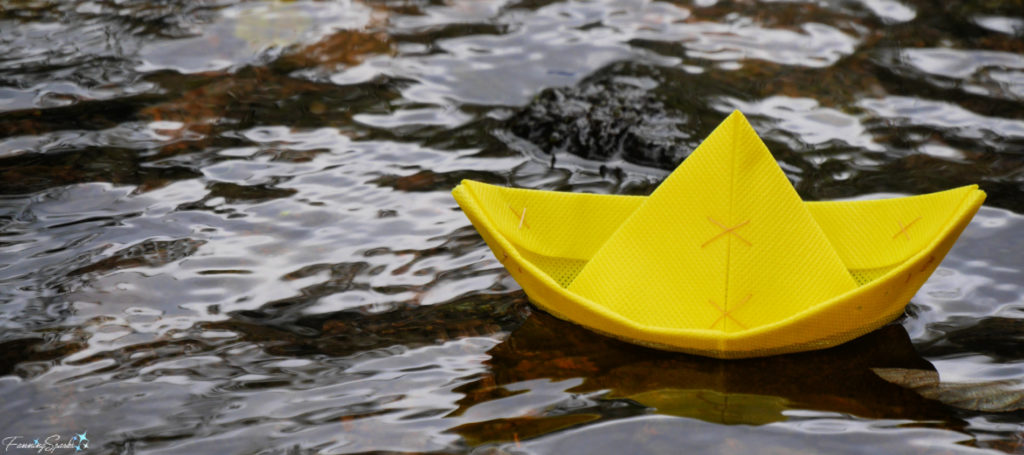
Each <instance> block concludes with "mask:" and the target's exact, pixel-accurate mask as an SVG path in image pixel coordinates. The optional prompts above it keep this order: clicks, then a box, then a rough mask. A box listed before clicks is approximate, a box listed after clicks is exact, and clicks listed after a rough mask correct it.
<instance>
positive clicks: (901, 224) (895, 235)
mask: <svg viewBox="0 0 1024 455" xmlns="http://www.w3.org/2000/svg"><path fill="white" fill-rule="evenodd" d="M920 220H921V217H917V218H914V221H911V222H909V223H907V225H906V226H904V225H903V223H900V222H899V221H896V224H899V225H900V230H899V232H897V233H895V234H893V236H892V238H893V239H895V238H896V237H899V236H900V234H903V235H905V236H907V241H908V242H909V241H910V233H909V232H907V229H910V226H913V225H914V223H916V222H918V221H920Z"/></svg>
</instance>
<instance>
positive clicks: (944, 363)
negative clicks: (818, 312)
mask: <svg viewBox="0 0 1024 455" xmlns="http://www.w3.org/2000/svg"><path fill="white" fill-rule="evenodd" d="M1021 11H1022V5H1021V3H1020V1H1019V0H992V1H988V2H975V3H970V4H968V3H952V4H950V3H943V2H924V1H917V0H913V1H911V0H838V1H760V2H755V1H743V2H739V1H735V2H733V1H716V0H694V1H693V2H678V3H674V2H662V1H641V0H590V1H566V0H562V1H547V0H540V1H537V0H522V1H518V2H517V1H513V0H509V1H503V0H448V1H443V0H366V1H357V0H352V1H333V2H327V1H324V2H314V1H301V0H300V1H287V2H285V1H280V2H276V1H271V2H267V1H264V2H256V1H252V2H242V1H238V0H203V1H193V0H189V1H184V0H163V1H158V0H148V1H135V2H129V1H120V0H93V1H76V2H66V1H59V0H15V1H7V2H4V3H3V5H2V6H0V310H2V311H0V327H2V330H0V356H2V358H0V374H2V376H0V396H2V397H3V402H2V405H0V411H2V412H0V428H2V430H0V431H2V434H0V436H2V437H4V438H7V437H12V436H19V437H21V438H22V441H24V440H26V439H35V438H43V437H48V436H49V435H52V434H60V435H61V437H62V438H64V439H67V438H68V437H70V436H72V435H73V434H78V433H79V432H85V431H87V438H88V441H89V444H88V448H87V449H86V450H87V451H88V452H89V453H147V454H149V453H153V454H155V453H173V454H183V453H212V454H224V453H238V454H248V453H267V454H276V453H280V454H284V453H288V454H298V453H363V452H402V453H412V452H429V453H466V452H474V453H491V454H500V453H537V454H540V453H589V454H598V453H609V454H620V453H688V452H698V451H717V452H719V453H960V452H975V451H986V450H994V451H997V452H999V451H1001V452H1009V453H1014V452H1018V453H1019V452H1022V451H1024V425H1022V424H1024V414H1022V412H1024V411H1019V410H1017V411H1013V410H1008V409H1003V410H992V411H973V410H970V409H965V408H963V407H958V406H956V405H952V404H944V403H943V402H942V401H941V400H937V399H932V398H925V397H924V396H923V395H921V394H918V393H916V392H914V391H913V390H910V389H908V388H904V387H901V386H899V385H896V384H892V383H889V382H886V381H883V380H882V379H881V378H880V377H879V376H878V375H876V374H875V373H874V372H873V370H872V369H873V368H907V369H924V370H937V371H938V373H939V375H940V376H941V379H942V381H944V382H945V381H953V382H986V381H997V380H998V381H1010V382H1009V383H1008V384H1010V386H1011V388H1013V387H1014V385H1016V387H1017V388H1024V348H1022V347H1021V346H1022V342H1024V302H1022V299H1024V272H1022V268H1024V236H1022V235H1021V233H1022V232H1024V19H1021V17H1022V15H1021ZM737 108H738V109H742V110H743V111H744V112H745V113H746V114H747V115H748V117H749V118H750V119H751V121H752V122H753V123H754V125H755V127H756V128H757V129H758V131H759V132H760V133H761V134H762V136H763V137H764V138H765V140H766V142H767V143H768V145H769V147H771V148H772V150H773V151H774V152H775V154H776V157H777V158H778V159H779V160H781V164H782V165H783V167H784V169H785V171H786V173H787V174H788V176H789V177H790V178H791V179H792V180H793V181H794V182H795V183H796V185H797V189H798V191H799V192H800V193H801V195H802V196H804V197H805V198H806V199H834V198H855V197H876V196H878V195H880V194H912V193H922V192H929V191H935V190H939V189H945V188H950V187H954V186H958V185H963V184H969V183H979V184H981V186H982V188H983V189H985V190H986V191H987V192H988V193H989V198H988V201H987V203H986V206H985V207H983V208H982V210H981V211H980V213H979V214H978V216H977V217H976V219H975V220H974V222H973V223H972V224H971V225H970V227H969V228H968V229H967V231H966V232H965V233H964V234H963V237H962V238H961V240H960V242H959V243H958V245H957V246H956V247H955V248H954V249H953V251H952V252H951V253H950V255H949V256H948V257H947V258H946V260H945V262H944V263H943V264H942V266H941V267H940V268H939V270H938V271H937V272H936V273H935V274H934V275H933V277H932V278H931V279H930V281H929V282H928V283H927V284H926V285H925V286H924V288H922V289H921V291H920V292H919V293H918V295H917V296H916V297H915V298H914V300H913V301H912V303H911V304H910V305H909V307H908V311H907V315H906V316H905V317H904V318H902V319H901V320H900V321H898V323H896V324H893V325H890V326H887V327H885V328H883V329H881V330H879V331H878V332H875V333H873V334H870V335H868V336H865V337H863V338H861V339H858V340H856V341H854V342H851V343H849V344H847V345H843V346H840V347H838V348H835V349H831V350H828V351H821V352H811V353H804V354H797V355H790V356H782V357H773V358H765V359H752V360H745V361H717V360H710V359H703V358H697V357H691V356H686V355H681V354H672V353H664V352H657V351H651V350H647V349H644V348H640V347H636V346H632V345H626V344H623V343H619V342H616V341H612V340H609V339H606V338H603V337H601V336H599V335H595V334H592V333H590V332H588V331H585V330H582V329H579V328H577V327H575V326H572V325H570V324H567V323H564V322H561V321H559V320H556V319H554V318H552V317H550V316H547V315H545V314H543V313H541V312H539V311H537V310H535V309H533V308H532V307H531V306H530V305H529V303H528V301H527V299H526V297H525V295H524V294H523V292H522V291H521V290H520V288H519V287H518V285H517V284H516V283H515V282H514V280H512V279H511V278H510V277H509V275H508V274H507V273H505V271H504V270H503V269H502V267H501V266H500V264H499V263H498V262H497V261H496V260H495V259H494V258H493V257H492V256H491V254H490V253H489V251H488V250H487V248H486V246H485V244H484V242H483V241H482V240H481V239H480V237H479V236H478V235H477V234H476V232H475V231H474V230H473V228H472V227H471V226H470V225H469V222H468V221H467V219H466V218H465V217H464V216H463V215H462V214H461V213H460V212H459V210H458V209H457V207H456V205H455V203H454V201H453V200H452V198H451V196H450V194H449V191H450V189H451V188H452V187H453V186H454V185H455V184H456V183H457V182H458V181H459V180H460V179H463V178H473V179H477V180H483V181H488V182H493V183H499V184H505V185H515V186H521V187H528V188H539V189H547V190H570V191H589V192H602V193H628V194H644V193H646V192H649V191H650V190H651V189H653V187H654V186H655V185H656V184H657V183H658V182H659V181H660V180H661V179H662V178H664V176H665V175H666V172H667V170H669V169H671V168H672V167H674V166H675V165H676V164H677V163H678V162H679V160H681V159H682V158H683V157H685V155H686V154H687V153H688V151H689V150H691V149H692V147H693V146H695V145H696V144H697V143H698V142H699V141H700V140H701V139H702V138H703V137H705V136H706V135H707V133H708V132H710V130H711V128H713V127H714V126H715V125H716V124H717V123H718V122H719V121H720V120H721V119H722V118H724V116H725V115H726V114H727V113H728V112H730V111H731V110H732V109H737ZM1018 381H1020V382H1018ZM1003 384H1004V385H1005V384H1006V383H1003ZM999 411H1007V412H999ZM26 450H28V449H17V448H10V449H9V453H17V452H23V453H28V452H26ZM70 451H73V449H57V451H56V452H55V453H60V452H64V453H68V452H70Z"/></svg>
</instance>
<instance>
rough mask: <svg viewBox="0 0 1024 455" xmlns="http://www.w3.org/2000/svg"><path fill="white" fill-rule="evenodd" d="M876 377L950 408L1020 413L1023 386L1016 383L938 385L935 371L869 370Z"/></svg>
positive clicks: (948, 383)
mask: <svg viewBox="0 0 1024 455" xmlns="http://www.w3.org/2000/svg"><path fill="white" fill-rule="evenodd" d="M872 371H874V372H875V374H877V375H878V376H879V377H881V378H882V379H885V380H886V381H889V382H891V383H893V384H897V385H900V386H903V387H906V388H909V389H911V390H914V391H915V392H917V393H918V394H920V395H921V396H923V397H925V398H928V399H932V400H938V401H941V402H943V403H945V404H948V405H950V406H956V407H958V408H962V409H970V410H972V411H985V412H1010V411H1017V410H1021V409H1024V384H1022V383H1021V382H1019V381H985V382H941V381H940V380H939V373H938V372H937V371H929V370H913V369H904V368H872Z"/></svg>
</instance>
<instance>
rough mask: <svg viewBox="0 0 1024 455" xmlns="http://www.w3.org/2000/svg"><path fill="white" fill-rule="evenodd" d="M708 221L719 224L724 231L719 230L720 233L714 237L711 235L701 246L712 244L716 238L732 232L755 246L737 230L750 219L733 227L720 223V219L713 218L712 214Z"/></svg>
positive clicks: (744, 241)
mask: <svg viewBox="0 0 1024 455" xmlns="http://www.w3.org/2000/svg"><path fill="white" fill-rule="evenodd" d="M708 221H710V222H712V223H714V224H715V226H718V227H720V228H722V232H719V233H718V235H716V236H714V237H711V238H710V239H708V241H707V242H704V244H703V245H701V246H700V247H701V248H704V247H706V246H708V245H710V244H711V242H714V241H715V240H718V239H720V238H722V237H724V236H726V235H729V234H732V235H734V236H736V238H738V239H740V240H742V241H743V243H746V244H747V245H749V246H754V244H753V243H750V242H748V241H747V239H745V238H743V237H742V236H741V235H740V234H739V233H738V232H736V230H737V229H739V228H741V227H743V226H746V225H747V224H749V223H750V220H747V221H744V222H742V223H740V224H737V225H735V226H733V227H728V226H726V225H724V224H722V223H719V222H718V221H716V220H715V219H714V218H711V217H710V216H709V217H708Z"/></svg>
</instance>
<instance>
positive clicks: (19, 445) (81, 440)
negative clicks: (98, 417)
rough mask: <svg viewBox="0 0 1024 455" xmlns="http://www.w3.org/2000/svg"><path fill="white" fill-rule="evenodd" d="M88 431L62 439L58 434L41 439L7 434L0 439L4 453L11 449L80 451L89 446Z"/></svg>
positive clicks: (50, 451)
mask: <svg viewBox="0 0 1024 455" xmlns="http://www.w3.org/2000/svg"><path fill="white" fill-rule="evenodd" d="M86 433H88V431H83V432H81V433H77V434H75V435H74V436H72V437H70V438H67V439H64V438H62V437H61V436H60V435H59V434H53V435H50V436H47V437H46V438H43V439H38V438H36V439H29V438H25V437H21V436H7V437H5V438H3V439H2V440H0V446H3V448H4V453H8V452H11V451H21V450H31V451H33V452H36V453H54V452H56V451H58V450H74V451H75V452H81V451H83V450H85V449H88V448H89V438H88V437H87V436H86Z"/></svg>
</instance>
